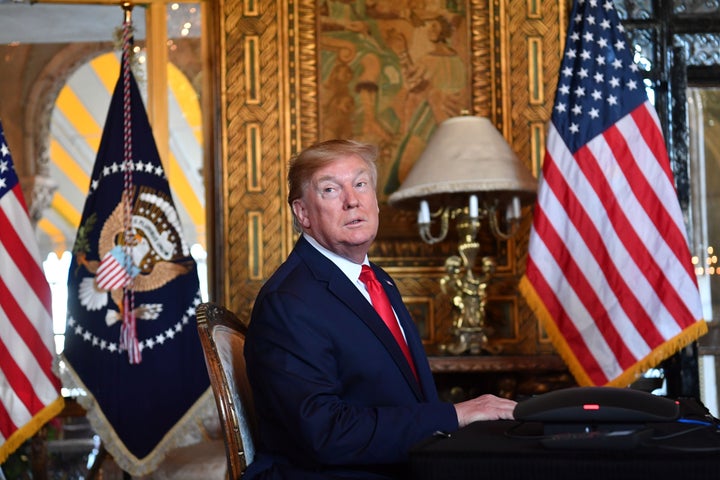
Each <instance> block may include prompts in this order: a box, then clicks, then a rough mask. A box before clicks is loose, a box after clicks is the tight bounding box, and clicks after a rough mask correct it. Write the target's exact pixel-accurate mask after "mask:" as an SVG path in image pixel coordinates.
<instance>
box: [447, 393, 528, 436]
mask: <svg viewBox="0 0 720 480" xmlns="http://www.w3.org/2000/svg"><path fill="white" fill-rule="evenodd" d="M516 404H517V402H515V401H514V400H509V399H507V398H500V397H496V396H495V395H489V394H488V395H480V396H479V397H476V398H473V399H471V400H467V401H465V402H460V403H456V404H455V412H457V417H458V424H459V425H460V428H462V427H464V426H465V425H468V424H470V423H472V422H477V421H479V420H512V419H513V410H514V409H515V405H516Z"/></svg>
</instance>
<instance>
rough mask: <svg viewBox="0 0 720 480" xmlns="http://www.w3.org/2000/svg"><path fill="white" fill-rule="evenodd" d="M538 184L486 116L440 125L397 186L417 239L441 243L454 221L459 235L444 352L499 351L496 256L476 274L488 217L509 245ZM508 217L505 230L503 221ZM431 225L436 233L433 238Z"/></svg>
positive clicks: (395, 197)
mask: <svg viewBox="0 0 720 480" xmlns="http://www.w3.org/2000/svg"><path fill="white" fill-rule="evenodd" d="M536 190H537V181H536V179H535V177H534V176H533V175H532V173H531V172H530V170H529V169H528V168H527V167H526V166H525V165H523V164H522V162H520V160H519V159H518V158H517V156H516V155H515V153H514V152H513V151H512V149H511V148H510V145H508V143H507V142H506V141H505V138H503V136H502V134H500V132H499V131H498V130H497V128H495V126H494V125H493V124H492V123H491V122H490V120H488V119H487V118H484V117H475V116H470V115H464V116H458V117H452V118H449V119H447V120H445V121H444V122H442V123H441V124H439V125H438V126H437V128H436V129H435V131H434V132H433V134H432V135H431V137H430V139H429V140H428V143H427V146H426V148H425V150H424V151H423V153H422V154H421V155H420V158H418V160H417V161H416V162H415V164H414V166H413V167H412V169H411V170H410V172H409V173H408V175H407V178H405V179H404V181H403V182H402V184H401V186H400V188H399V189H398V190H397V191H395V192H394V193H393V194H392V195H390V197H389V198H388V203H389V204H390V205H391V206H393V207H397V208H401V209H407V210H410V209H412V210H417V212H418V227H419V232H420V237H421V238H422V240H423V241H425V242H426V243H428V244H434V243H437V242H440V241H442V240H444V239H445V238H446V236H447V233H448V228H449V223H450V220H454V221H455V223H456V227H457V231H458V253H459V255H452V256H450V257H449V258H448V259H447V260H446V262H445V268H446V271H447V273H446V275H445V276H444V277H443V278H442V279H441V281H440V286H441V288H442V290H443V292H444V293H447V294H448V295H449V296H450V297H451V298H452V303H453V311H454V315H453V317H454V318H453V327H452V336H453V340H452V342H451V343H449V344H447V345H442V346H441V348H443V350H445V351H447V352H448V353H451V354H456V355H457V354H462V353H465V352H469V353H471V354H480V353H482V352H490V353H497V351H498V349H497V348H491V347H490V346H489V344H488V336H487V327H486V323H485V303H486V301H487V292H486V288H487V286H488V284H489V281H490V279H491V278H492V276H493V274H494V272H495V263H496V262H495V259H494V258H493V257H490V256H487V257H483V258H482V259H481V265H482V267H481V270H482V274H481V275H477V274H476V273H475V272H474V269H475V267H476V261H477V256H478V253H479V251H480V243H479V241H478V239H477V236H478V232H479V231H480V227H481V224H482V223H481V221H482V220H485V221H486V222H487V224H488V226H489V229H490V232H491V233H492V234H493V236H494V237H495V238H498V239H501V240H507V239H509V238H511V237H512V236H514V235H515V234H516V233H517V231H518V230H519V225H520V220H521V217H522V207H523V206H526V205H529V204H531V203H532V202H533V201H534V199H535V194H536ZM501 215H504V216H505V224H506V228H505V229H503V228H502V226H501V225H502V221H501V220H500V218H499V217H500V216H501ZM433 221H437V222H439V232H438V233H437V234H433V233H432V229H431V227H432V226H433Z"/></svg>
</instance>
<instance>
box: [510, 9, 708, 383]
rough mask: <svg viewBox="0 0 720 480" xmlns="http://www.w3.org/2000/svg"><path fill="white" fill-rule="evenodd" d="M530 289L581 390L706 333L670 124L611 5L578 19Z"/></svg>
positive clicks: (634, 370)
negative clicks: (651, 96)
mask: <svg viewBox="0 0 720 480" xmlns="http://www.w3.org/2000/svg"><path fill="white" fill-rule="evenodd" d="M520 289H521V291H522V293H523V295H524V296H525V298H526V299H527V301H528V304H529V305H530V306H531V308H533V310H534V311H535V312H536V314H537V316H538V318H539V319H540V320H541V322H542V324H543V326H544V327H545V329H546V331H547V332H548V335H549V336H550V338H551V339H552V341H553V343H554V345H555V347H556V349H557V350H558V353H559V354H560V355H561V356H562V357H563V358H564V359H565V361H566V362H567V364H568V367H569V368H570V370H571V372H572V373H573V375H574V377H575V379H576V381H577V382H578V384H580V385H617V386H626V385H629V384H630V383H632V382H633V381H634V380H635V378H636V377H637V376H638V375H639V374H641V373H643V372H644V371H645V370H647V369H648V368H651V367H654V366H657V365H658V364H659V363H660V362H661V361H662V360H664V359H665V358H667V357H669V356H670V355H672V354H673V353H675V352H677V351H678V350H679V349H681V348H683V347H684V346H685V345H687V344H688V343H690V342H692V341H693V340H695V339H697V338H698V337H699V336H701V335H703V334H704V333H706V331H707V326H706V324H705V322H704V321H703V320H702V310H701V304H700V296H699V293H698V288H697V280H696V278H695V275H694V272H693V269H692V264H691V258H690V251H689V248H688V242H687V234H686V230H685V225H684V223H683V216H682V212H681V210H680V206H679V203H678V199H677V193H676V191H675V187H674V181H673V174H672V171H671V170H670V163H669V160H668V156H667V150H666V147H665V142H664V140H663V135H662V130H661V127H660V122H659V120H658V116H657V113H656V111H655V109H654V107H653V105H652V104H651V103H650V102H649V100H648V96H647V94H646V92H645V87H644V83H643V79H642V77H641V75H640V74H639V69H638V67H637V66H636V65H635V63H634V62H633V57H632V47H631V45H630V44H629V43H628V42H627V40H626V38H625V34H624V30H623V26H622V25H621V24H620V21H619V19H618V16H617V12H616V10H615V8H614V5H613V2H612V1H611V0H603V1H597V0H576V2H575V3H574V5H573V10H572V14H571V16H570V25H569V28H568V34H567V39H566V44H565V52H564V58H563V61H562V65H561V68H560V75H559V79H558V87H557V92H556V97H555V104H554V110H553V113H552V119H551V123H550V125H549V129H548V135H547V145H546V153H545V159H544V163H543V169H542V178H541V182H540V186H539V190H538V198H537V203H536V206H535V211H534V220H533V227H532V230H531V233H530V244H529V252H528V260H527V270H526V274H525V276H524V277H523V279H522V280H521V282H520Z"/></svg>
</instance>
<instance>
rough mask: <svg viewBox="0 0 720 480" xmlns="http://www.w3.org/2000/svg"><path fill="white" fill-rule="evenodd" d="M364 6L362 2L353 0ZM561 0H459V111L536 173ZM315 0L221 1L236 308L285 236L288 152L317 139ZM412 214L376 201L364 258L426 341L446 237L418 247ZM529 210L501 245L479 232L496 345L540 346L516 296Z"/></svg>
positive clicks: (231, 282) (277, 258)
mask: <svg viewBox="0 0 720 480" xmlns="http://www.w3.org/2000/svg"><path fill="white" fill-rule="evenodd" d="M362 3H363V4H364V2H362ZM562 3H563V2H562V0H551V1H543V0H466V4H465V6H464V7H463V10H462V11H464V12H465V15H466V18H465V22H464V23H465V24H466V25H467V32H466V34H463V35H464V38H467V41H468V43H469V46H468V51H469V55H468V57H469V65H468V67H469V76H468V77H469V78H468V83H469V85H470V90H471V95H470V101H469V104H468V108H469V110H470V111H471V113H472V114H474V115H481V116H487V117H489V118H490V119H491V120H492V121H493V122H494V123H495V124H496V125H497V126H498V128H499V129H500V130H501V131H502V132H503V134H504V135H505V137H506V138H507V139H508V141H509V142H510V143H511V145H512V146H513V148H514V149H515V151H516V152H517V154H518V156H519V157H520V158H521V159H522V160H523V161H525V162H526V163H527V165H528V166H530V167H531V168H532V169H533V171H534V172H536V173H537V171H538V169H539V166H540V164H541V162H542V155H543V154H544V126H545V124H546V122H547V121H548V119H549V118H550V112H551V108H552V101H553V99H554V89H555V77H556V75H557V71H558V67H559V62H560V54H561V51H560V38H561V37H560V28H559V19H561V18H564V15H565V11H564V8H565V7H564V5H563V4H562ZM318 4H319V3H318V2H317V1H316V0H287V1H284V0H276V1H256V2H250V1H248V0H245V1H243V0H225V2H224V3H222V4H221V5H222V6H221V15H222V23H224V32H223V44H224V45H225V48H224V51H223V52H222V61H221V62H220V63H221V65H223V66H222V72H221V74H222V82H221V83H222V84H224V86H225V87H224V92H223V95H222V98H223V108H222V112H224V114H223V115H224V116H223V118H222V120H221V123H222V126H223V130H224V138H223V139H224V148H225V150H224V154H223V155H222V157H223V158H222V159H217V160H216V161H217V162H219V164H221V165H224V166H223V168H224V171H223V172H222V182H224V190H219V191H224V198H223V199H222V201H221V202H219V203H218V204H222V205H224V206H223V208H222V210H223V211H222V212H218V213H219V214H220V215H223V218H224V219H225V222H224V223H225V226H224V231H223V232H217V238H218V239H220V238H224V239H225V242H226V243H225V246H226V247H225V248H226V255H225V260H224V265H219V266H216V269H217V271H218V272H221V274H222V276H223V284H224V288H225V292H223V293H222V294H223V297H224V298H218V299H217V300H219V301H223V302H224V303H226V304H228V305H229V306H230V308H232V309H233V310H235V311H237V312H239V313H240V314H246V313H248V312H249V309H250V308H251V306H252V302H253V299H254V297H255V294H256V293H257V291H258V289H259V288H260V286H261V284H262V282H263V280H264V279H265V278H267V277H268V276H269V275H270V274H271V273H272V272H273V270H274V269H275V268H276V267H277V266H278V265H279V264H280V263H281V262H282V261H283V259H284V258H285V257H286V256H287V254H288V252H289V250H290V248H291V247H292V243H293V241H294V234H293V232H292V228H291V221H290V212H289V209H288V206H287V202H286V194H287V193H286V189H287V187H286V182H285V173H286V166H287V162H288V160H289V159H290V157H291V156H292V155H293V154H294V153H296V152H297V151H298V150H300V149H301V148H302V147H304V146H307V145H310V144H311V143H313V142H315V141H316V140H318V139H319V138H320V103H321V98H320V92H321V90H322V88H321V87H322V86H321V85H320V83H321V82H320V73H319V72H320V71H321V69H322V67H323V65H321V60H320V58H321V54H320V53H321V52H320V48H319V45H318V42H319V38H320V37H319V35H320V32H319V17H320V15H319V12H320V10H319V7H318ZM414 216H415V215H414V214H412V213H408V212H402V211H398V210H395V209H392V208H391V207H389V206H387V205H386V204H384V203H383V204H381V227H380V228H381V230H380V233H379V236H378V240H377V241H376V243H375V245H374V246H373V249H372V251H371V252H370V255H371V257H372V259H373V260H374V261H377V262H378V263H381V264H382V265H383V266H384V267H386V268H387V269H388V270H390V271H391V273H392V274H393V276H394V277H395V278H396V279H397V281H398V283H399V285H400V288H401V290H402V292H403V295H404V297H405V299H406V301H407V302H408V304H409V307H410V309H411V311H412V312H413V314H414V315H415V318H416V320H417V321H418V323H419V325H420V327H421V330H422V331H423V333H424V335H425V338H426V341H427V342H428V344H432V343H435V342H441V341H443V340H444V339H446V338H447V336H448V328H449V325H450V307H449V299H447V298H445V297H443V296H442V294H441V293H440V289H439V284H438V279H439V278H440V277H441V276H442V275H443V273H444V272H443V268H442V265H443V263H444V259H445V258H446V257H447V256H448V255H450V254H453V253H454V240H453V239H448V240H447V241H445V242H441V243H440V244H438V245H435V246H428V245H425V244H423V243H422V242H421V241H420V239H419V236H418V235H417V232H416V226H415V224H414ZM529 229H530V219H529V218H528V219H526V222H525V224H524V225H523V232H524V233H523V235H520V236H519V237H518V238H517V239H516V240H515V241H512V242H510V243H509V244H506V243H504V242H497V241H496V240H494V239H492V238H491V237H490V235H489V233H488V234H486V236H485V237H483V239H482V242H483V245H485V246H486V248H487V253H486V254H493V255H496V256H497V257H498V259H499V268H498V274H497V277H496V282H495V284H494V285H493V287H492V290H491V299H490V300H491V305H490V307H489V309H490V310H489V311H490V312H492V313H493V314H494V315H495V316H496V318H502V321H501V322H498V324H497V325H496V330H497V332H498V339H497V343H499V344H500V345H501V346H502V348H503V351H504V352H505V353H537V352H538V351H543V350H547V351H549V350H550V349H551V347H550V346H549V344H546V343H545V342H544V340H543V339H542V335H541V333H540V331H539V329H538V327H537V321H536V320H535V318H534V317H533V315H532V313H531V312H530V311H529V309H528V308H527V305H526V304H525V302H524V301H523V299H522V298H521V297H519V295H518V293H517V288H516V287H517V280H518V279H519V277H520V275H522V273H523V269H524V264H525V257H526V252H527V236H528V232H529Z"/></svg>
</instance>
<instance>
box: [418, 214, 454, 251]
mask: <svg viewBox="0 0 720 480" xmlns="http://www.w3.org/2000/svg"><path fill="white" fill-rule="evenodd" d="M432 217H433V218H436V217H440V234H439V235H438V236H437V237H435V236H433V234H432V232H431V231H430V225H431V223H418V230H419V231H420V238H422V240H423V242H425V243H427V244H429V245H433V244H435V243H438V242H442V241H443V240H445V237H447V234H448V229H449V226H450V210H449V209H448V208H441V209H440V210H438V211H437V212H434V213H433V214H432Z"/></svg>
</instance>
